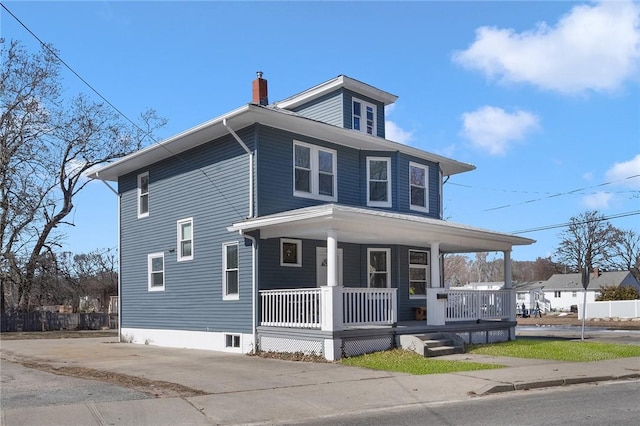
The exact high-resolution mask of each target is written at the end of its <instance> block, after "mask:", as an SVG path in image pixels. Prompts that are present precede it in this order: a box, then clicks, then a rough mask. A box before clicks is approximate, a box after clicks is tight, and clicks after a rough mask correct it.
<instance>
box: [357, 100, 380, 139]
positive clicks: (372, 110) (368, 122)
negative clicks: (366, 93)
mask: <svg viewBox="0 0 640 426" xmlns="http://www.w3.org/2000/svg"><path fill="white" fill-rule="evenodd" d="M352 105H353V122H352V128H353V130H357V131H359V132H363V133H368V134H370V135H376V133H377V132H376V106H375V105H373V104H370V103H368V102H364V101H361V100H360V99H356V98H354V99H353V103H352Z"/></svg>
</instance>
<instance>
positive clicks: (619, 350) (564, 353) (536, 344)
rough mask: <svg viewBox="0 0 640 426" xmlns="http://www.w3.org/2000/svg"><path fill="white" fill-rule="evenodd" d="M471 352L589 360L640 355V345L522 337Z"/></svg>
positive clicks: (469, 349)
mask: <svg viewBox="0 0 640 426" xmlns="http://www.w3.org/2000/svg"><path fill="white" fill-rule="evenodd" d="M467 353H470V354H479V355H492V356H506V357H516V358H536V359H548V360H555V361H571V362H589V361H603V360H607V359H615V358H628V357H640V346H638V345H622V344H615V343H604V342H583V341H579V340H547V339H527V338H519V339H516V340H512V341H509V342H501V343H492V344H486V345H471V346H469V347H468V349H467Z"/></svg>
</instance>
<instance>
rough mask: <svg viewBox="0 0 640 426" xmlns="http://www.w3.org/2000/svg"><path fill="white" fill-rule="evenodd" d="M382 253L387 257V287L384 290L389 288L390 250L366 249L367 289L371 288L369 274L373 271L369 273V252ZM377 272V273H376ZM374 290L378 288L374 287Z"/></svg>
mask: <svg viewBox="0 0 640 426" xmlns="http://www.w3.org/2000/svg"><path fill="white" fill-rule="evenodd" d="M376 251H379V252H384V253H385V255H386V257H387V271H386V275H387V286H386V287H385V288H391V249H390V248H367V266H366V267H367V287H368V288H372V287H371V274H372V273H373V272H374V271H370V269H369V268H370V267H371V252H376ZM376 272H377V271H376ZM374 288H378V287H374Z"/></svg>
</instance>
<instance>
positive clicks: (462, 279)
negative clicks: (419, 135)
mask: <svg viewBox="0 0 640 426" xmlns="http://www.w3.org/2000/svg"><path fill="white" fill-rule="evenodd" d="M470 263H471V261H470V260H469V258H468V257H467V256H462V255H459V254H446V255H444V278H445V280H447V281H448V282H449V284H450V285H451V287H458V286H461V285H464V284H466V283H468V282H469V267H470Z"/></svg>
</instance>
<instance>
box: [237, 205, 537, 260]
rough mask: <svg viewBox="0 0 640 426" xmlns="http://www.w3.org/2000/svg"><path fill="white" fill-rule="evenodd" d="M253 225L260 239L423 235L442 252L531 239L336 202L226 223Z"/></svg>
mask: <svg viewBox="0 0 640 426" xmlns="http://www.w3.org/2000/svg"><path fill="white" fill-rule="evenodd" d="M258 229H259V230H261V231H262V232H261V236H262V237H263V238H265V235H266V238H273V237H276V236H289V237H295V236H297V235H296V232H300V234H299V235H300V236H304V237H307V238H314V239H322V238H323V236H324V235H325V233H326V231H327V230H329V229H334V230H336V231H337V233H338V239H340V240H341V241H345V242H354V243H365V242H371V241H372V239H377V241H378V242H380V243H389V242H394V243H397V244H407V245H424V244H426V243H427V242H428V240H429V241H439V242H440V243H441V249H442V250H443V251H447V250H450V251H452V252H474V251H500V250H509V249H511V247H512V246H515V245H529V244H533V243H534V242H535V241H534V240H531V239H528V238H523V237H518V236H514V235H510V234H504V233H500V232H495V231H489V230H486V229H481V228H474V227H470V226H467V225H462V224H457V223H452V222H446V221H443V220H438V219H433V218H427V217H421V216H414V215H407V214H402V213H394V212H389V211H384V210H373V209H364V208H359V207H351V206H344V205H339V204H326V205H321V206H315V207H307V208H303V209H297V210H291V211H287V212H283V213H276V214H273V215H268V216H264V217H262V218H256V219H249V220H245V221H242V222H238V223H235V224H233V225H232V226H230V227H228V228H227V230H228V231H230V232H237V231H239V232H250V231H254V230H258ZM280 234H282V235H280ZM425 236H428V239H427V238H426V237H425Z"/></svg>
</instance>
